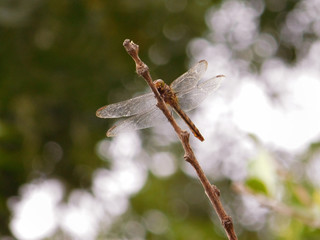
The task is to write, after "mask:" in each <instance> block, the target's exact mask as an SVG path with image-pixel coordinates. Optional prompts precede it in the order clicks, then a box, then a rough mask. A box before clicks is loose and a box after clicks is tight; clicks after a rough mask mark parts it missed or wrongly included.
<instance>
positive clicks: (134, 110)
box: [96, 93, 157, 118]
mask: <svg viewBox="0 0 320 240" xmlns="http://www.w3.org/2000/svg"><path fill="white" fill-rule="evenodd" d="M156 104H157V101H156V99H155V97H154V94H153V93H147V94H144V95H141V96H138V97H135V98H131V99H129V100H126V101H122V102H118V103H113V104H110V105H106V106H104V107H101V108H99V109H98V110H97V112H96V115H97V117H99V118H119V117H129V116H132V115H136V114H140V113H144V112H146V111H148V110H149V109H150V108H152V107H153V106H155V105H156Z"/></svg>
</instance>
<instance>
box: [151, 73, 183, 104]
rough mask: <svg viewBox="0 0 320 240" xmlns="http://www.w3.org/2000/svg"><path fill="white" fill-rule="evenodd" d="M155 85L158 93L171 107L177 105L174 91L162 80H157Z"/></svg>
mask: <svg viewBox="0 0 320 240" xmlns="http://www.w3.org/2000/svg"><path fill="white" fill-rule="evenodd" d="M153 83H154V85H155V86H156V88H157V90H158V92H159V93H160V95H161V96H162V98H163V100H164V101H165V102H166V103H167V104H169V105H171V106H172V105H175V104H176V103H177V101H178V100H177V97H176V94H175V93H174V92H173V91H172V89H171V88H170V87H169V86H168V85H167V84H166V83H165V82H164V81H163V80H161V79H158V80H155V81H154V82H153Z"/></svg>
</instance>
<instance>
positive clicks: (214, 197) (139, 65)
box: [123, 39, 237, 240]
mask: <svg viewBox="0 0 320 240" xmlns="http://www.w3.org/2000/svg"><path fill="white" fill-rule="evenodd" d="M123 46H124V48H125V49H126V51H127V52H128V54H129V55H130V56H131V57H132V58H133V60H134V62H135V64H136V72H137V74H139V75H140V76H142V77H143V78H144V79H145V80H146V82H147V83H148V85H149V87H150V88H151V89H152V91H153V93H154V95H155V97H156V99H157V101H158V103H157V106H158V108H159V109H160V110H161V111H162V112H163V113H164V115H165V116H166V118H167V119H168V121H169V122H170V124H171V125H172V127H173V128H174V130H175V132H176V133H177V135H178V137H179V139H180V141H181V144H182V146H183V148H184V152H185V154H184V159H185V160H186V161H187V162H189V163H190V164H191V165H192V166H193V167H194V169H195V170H196V172H197V175H198V177H199V180H200V182H201V184H202V186H203V188H204V190H205V193H206V195H207V196H208V198H209V200H210V202H211V204H212V206H213V208H214V209H215V211H216V213H217V215H218V217H219V219H220V222H221V224H222V226H223V228H224V229H225V232H226V234H227V236H228V239H230V240H236V239H237V236H236V233H235V231H234V227H233V222H232V219H231V217H230V216H228V215H227V213H226V211H225V210H224V208H223V206H222V203H221V201H220V190H219V189H218V188H217V187H216V186H215V185H211V183H210V182H209V180H208V178H207V177H206V176H205V174H204V172H203V170H202V168H201V166H200V165H199V162H198V161H197V159H196V157H195V155H194V152H193V150H192V148H191V145H190V143H189V136H190V134H189V133H188V132H187V131H183V130H182V129H181V128H180V127H179V126H178V124H177V122H176V121H175V119H174V118H173V116H172V115H171V113H170V111H169V110H168V108H167V106H166V103H165V102H164V99H163V98H162V97H161V95H160V93H159V92H158V89H157V88H156V86H155V84H154V83H153V81H152V78H151V75H150V73H149V68H148V66H147V65H146V64H145V63H144V62H142V61H141V59H140V58H139V55H138V53H139V46H138V45H137V44H135V43H134V42H132V41H130V40H129V39H126V40H125V41H124V42H123Z"/></svg>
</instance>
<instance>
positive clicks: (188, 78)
mask: <svg viewBox="0 0 320 240" xmlns="http://www.w3.org/2000/svg"><path fill="white" fill-rule="evenodd" d="M207 67H208V63H207V61H205V60H201V61H200V62H198V63H197V64H196V65H195V66H193V67H192V68H190V69H189V71H187V72H186V73H184V74H182V75H181V76H180V77H178V78H177V79H176V80H174V81H173V82H172V83H171V85H170V87H171V88H172V90H173V91H174V92H176V93H178V92H182V91H186V90H188V89H190V88H193V87H194V86H196V85H197V83H198V82H199V80H200V79H201V77H202V75H203V74H204V73H205V71H206V70H207Z"/></svg>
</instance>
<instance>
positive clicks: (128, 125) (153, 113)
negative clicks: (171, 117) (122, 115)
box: [107, 106, 166, 137]
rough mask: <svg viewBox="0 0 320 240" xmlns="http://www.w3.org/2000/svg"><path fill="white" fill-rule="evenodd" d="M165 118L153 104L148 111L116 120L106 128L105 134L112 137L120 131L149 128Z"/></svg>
mask: <svg viewBox="0 0 320 240" xmlns="http://www.w3.org/2000/svg"><path fill="white" fill-rule="evenodd" d="M165 120H166V117H165V116H164V115H163V113H162V111H161V110H160V109H159V108H158V107H157V106H154V107H153V108H152V109H151V110H150V111H148V112H145V113H141V114H138V115H135V116H131V117H129V118H127V119H124V120H122V121H119V122H117V123H116V124H115V125H114V126H113V127H111V128H110V129H109V130H108V132H107V136H108V137H112V136H116V135H118V134H119V133H120V132H126V131H131V130H138V129H143V128H149V127H152V126H155V125H157V124H158V123H160V122H164V121H165Z"/></svg>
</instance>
